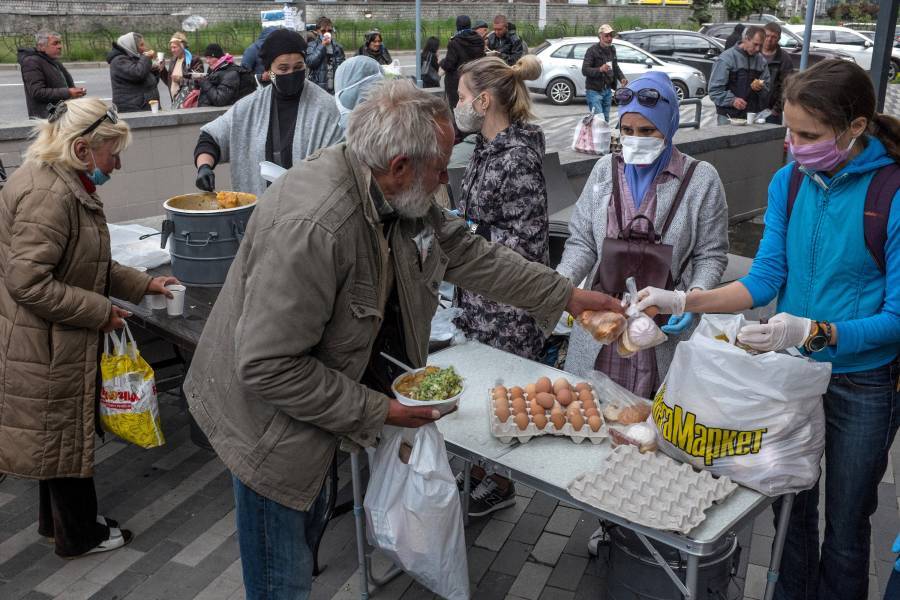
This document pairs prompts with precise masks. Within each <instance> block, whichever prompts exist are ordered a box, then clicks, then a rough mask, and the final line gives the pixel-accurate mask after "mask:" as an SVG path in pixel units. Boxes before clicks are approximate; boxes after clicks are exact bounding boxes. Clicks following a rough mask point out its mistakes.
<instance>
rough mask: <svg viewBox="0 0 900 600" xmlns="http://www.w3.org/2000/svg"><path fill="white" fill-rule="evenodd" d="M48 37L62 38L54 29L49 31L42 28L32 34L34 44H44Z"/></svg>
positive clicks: (48, 40)
mask: <svg viewBox="0 0 900 600" xmlns="http://www.w3.org/2000/svg"><path fill="white" fill-rule="evenodd" d="M50 38H62V36H61V35H59V34H58V33H57V32H55V31H49V30H47V29H43V30H41V31H38V32H37V33H36V34H34V45H35V46H46V45H47V44H49V43H50Z"/></svg>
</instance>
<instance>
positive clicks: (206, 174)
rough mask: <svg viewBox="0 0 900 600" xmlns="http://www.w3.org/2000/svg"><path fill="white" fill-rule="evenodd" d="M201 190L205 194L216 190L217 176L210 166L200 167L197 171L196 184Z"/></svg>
mask: <svg viewBox="0 0 900 600" xmlns="http://www.w3.org/2000/svg"><path fill="white" fill-rule="evenodd" d="M194 185H196V186H197V187H198V188H199V189H201V190H203V191H204V192H211V191H213V190H215V189H216V174H215V173H214V172H213V170H212V167H211V166H209V165H200V168H199V169H197V180H196V181H195V182H194Z"/></svg>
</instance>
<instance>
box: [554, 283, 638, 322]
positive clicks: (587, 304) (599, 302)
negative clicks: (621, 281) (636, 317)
mask: <svg viewBox="0 0 900 600" xmlns="http://www.w3.org/2000/svg"><path fill="white" fill-rule="evenodd" d="M585 310H596V311H603V312H607V311H608V312H614V313H619V314H623V313H624V312H625V309H623V308H622V303H621V302H620V301H618V300H616V299H615V298H613V297H612V296H607V295H606V294H604V293H602V292H592V291H590V290H582V289H580V288H574V289H573V290H572V295H571V296H569V302H568V304H566V311H568V312H569V314H571V315H572V316H575V317H577V316H578V315H580V314H581V312H582V311H585Z"/></svg>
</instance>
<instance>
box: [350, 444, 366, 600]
mask: <svg viewBox="0 0 900 600" xmlns="http://www.w3.org/2000/svg"><path fill="white" fill-rule="evenodd" d="M359 452H360V451H359V449H358V448H357V449H354V450H353V451H351V452H350V473H351V476H352V478H353V521H354V523H355V524H356V559H357V561H358V562H359V586H360V587H359V597H360V599H361V600H368V598H369V561H368V560H367V559H366V536H365V531H366V522H365V513H364V512H363V502H362V482H361V481H360V477H361V475H360V472H359Z"/></svg>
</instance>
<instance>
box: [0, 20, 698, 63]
mask: <svg viewBox="0 0 900 600" xmlns="http://www.w3.org/2000/svg"><path fill="white" fill-rule="evenodd" d="M334 26H335V32H336V38H337V41H338V42H340V44H341V45H342V46H343V47H344V50H345V51H346V52H347V54H348V55H353V54H355V53H356V50H357V49H358V48H359V47H360V46H361V45H362V44H363V38H364V36H365V34H366V32H368V31H371V30H372V29H378V30H379V31H381V33H382V37H383V38H384V42H385V44H386V45H387V47H388V49H390V50H413V49H415V47H416V34H415V21H411V20H409V21H401V20H397V21H368V20H359V21H344V20H336V21H335V23H334ZM613 26H614V27H615V28H616V29H618V30H619V31H626V30H629V29H634V28H635V27H640V28H649V27H679V28H681V29H690V28H691V26H690V25H682V26H673V25H670V24H668V23H643V22H642V21H640V20H639V19H636V18H633V17H625V18H619V19H616V20H615V21H614V22H613ZM259 32H260V25H259V23H258V22H256V21H238V22H233V23H219V24H216V25H211V26H209V27H207V28H206V29H203V30H201V31H196V32H191V33H188V34H187V36H188V39H189V40H190V47H191V50H192V51H193V52H195V53H197V52H200V51H202V50H203V48H205V47H206V45H207V44H209V43H212V42H216V43H218V44H220V45H221V46H222V47H223V48H224V49H225V51H226V52H230V53H231V54H234V55H238V54H242V53H243V52H244V49H245V48H246V47H247V46H249V45H250V44H251V43H252V42H253V41H254V40H255V39H256V38H257V36H258V35H259ZM596 32H597V23H595V22H593V21H591V22H587V21H585V22H583V23H575V24H574V25H572V24H567V23H560V22H557V23H550V24H548V25H547V27H545V28H544V30H543V31H540V30H538V28H537V26H536V25H533V24H529V23H520V24H518V29H517V33H518V34H519V35H520V36H521V37H522V38H523V39H524V40H525V42H526V43H527V44H528V45H529V46H530V47H532V48H533V47H534V46H536V45H538V44H540V43H541V42H543V41H544V40H545V39H553V38H558V37H565V36H578V35H583V36H593V35H596ZM122 33H125V32H124V31H118V30H110V29H99V30H96V31H92V32H79V33H68V32H63V33H62V35H63V60H64V61H102V60H105V58H106V54H107V52H109V49H110V46H111V44H112V42H113V41H115V39H116V38H117V37H119V36H120V35H121V34H122ZM142 33H143V34H144V37H145V39H146V40H147V45H148V47H150V48H152V49H154V50H159V51H165V52H168V42H169V38H170V37H171V35H172V33H173V32H172V31H168V30H167V31H150V32H142ZM453 33H455V28H454V23H453V19H447V20H442V21H423V23H422V35H423V38H422V39H423V42H424V40H425V39H426V38H428V37H429V36H432V35H433V36H436V37H437V38H438V39H439V40H441V48H442V49H443V48H446V46H447V40H449V39H450V36H451V35H453ZM32 46H34V38H33V37H32V35H31V34H20V35H10V34H0V63H11V62H15V60H16V49H17V48H20V47H32Z"/></svg>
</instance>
